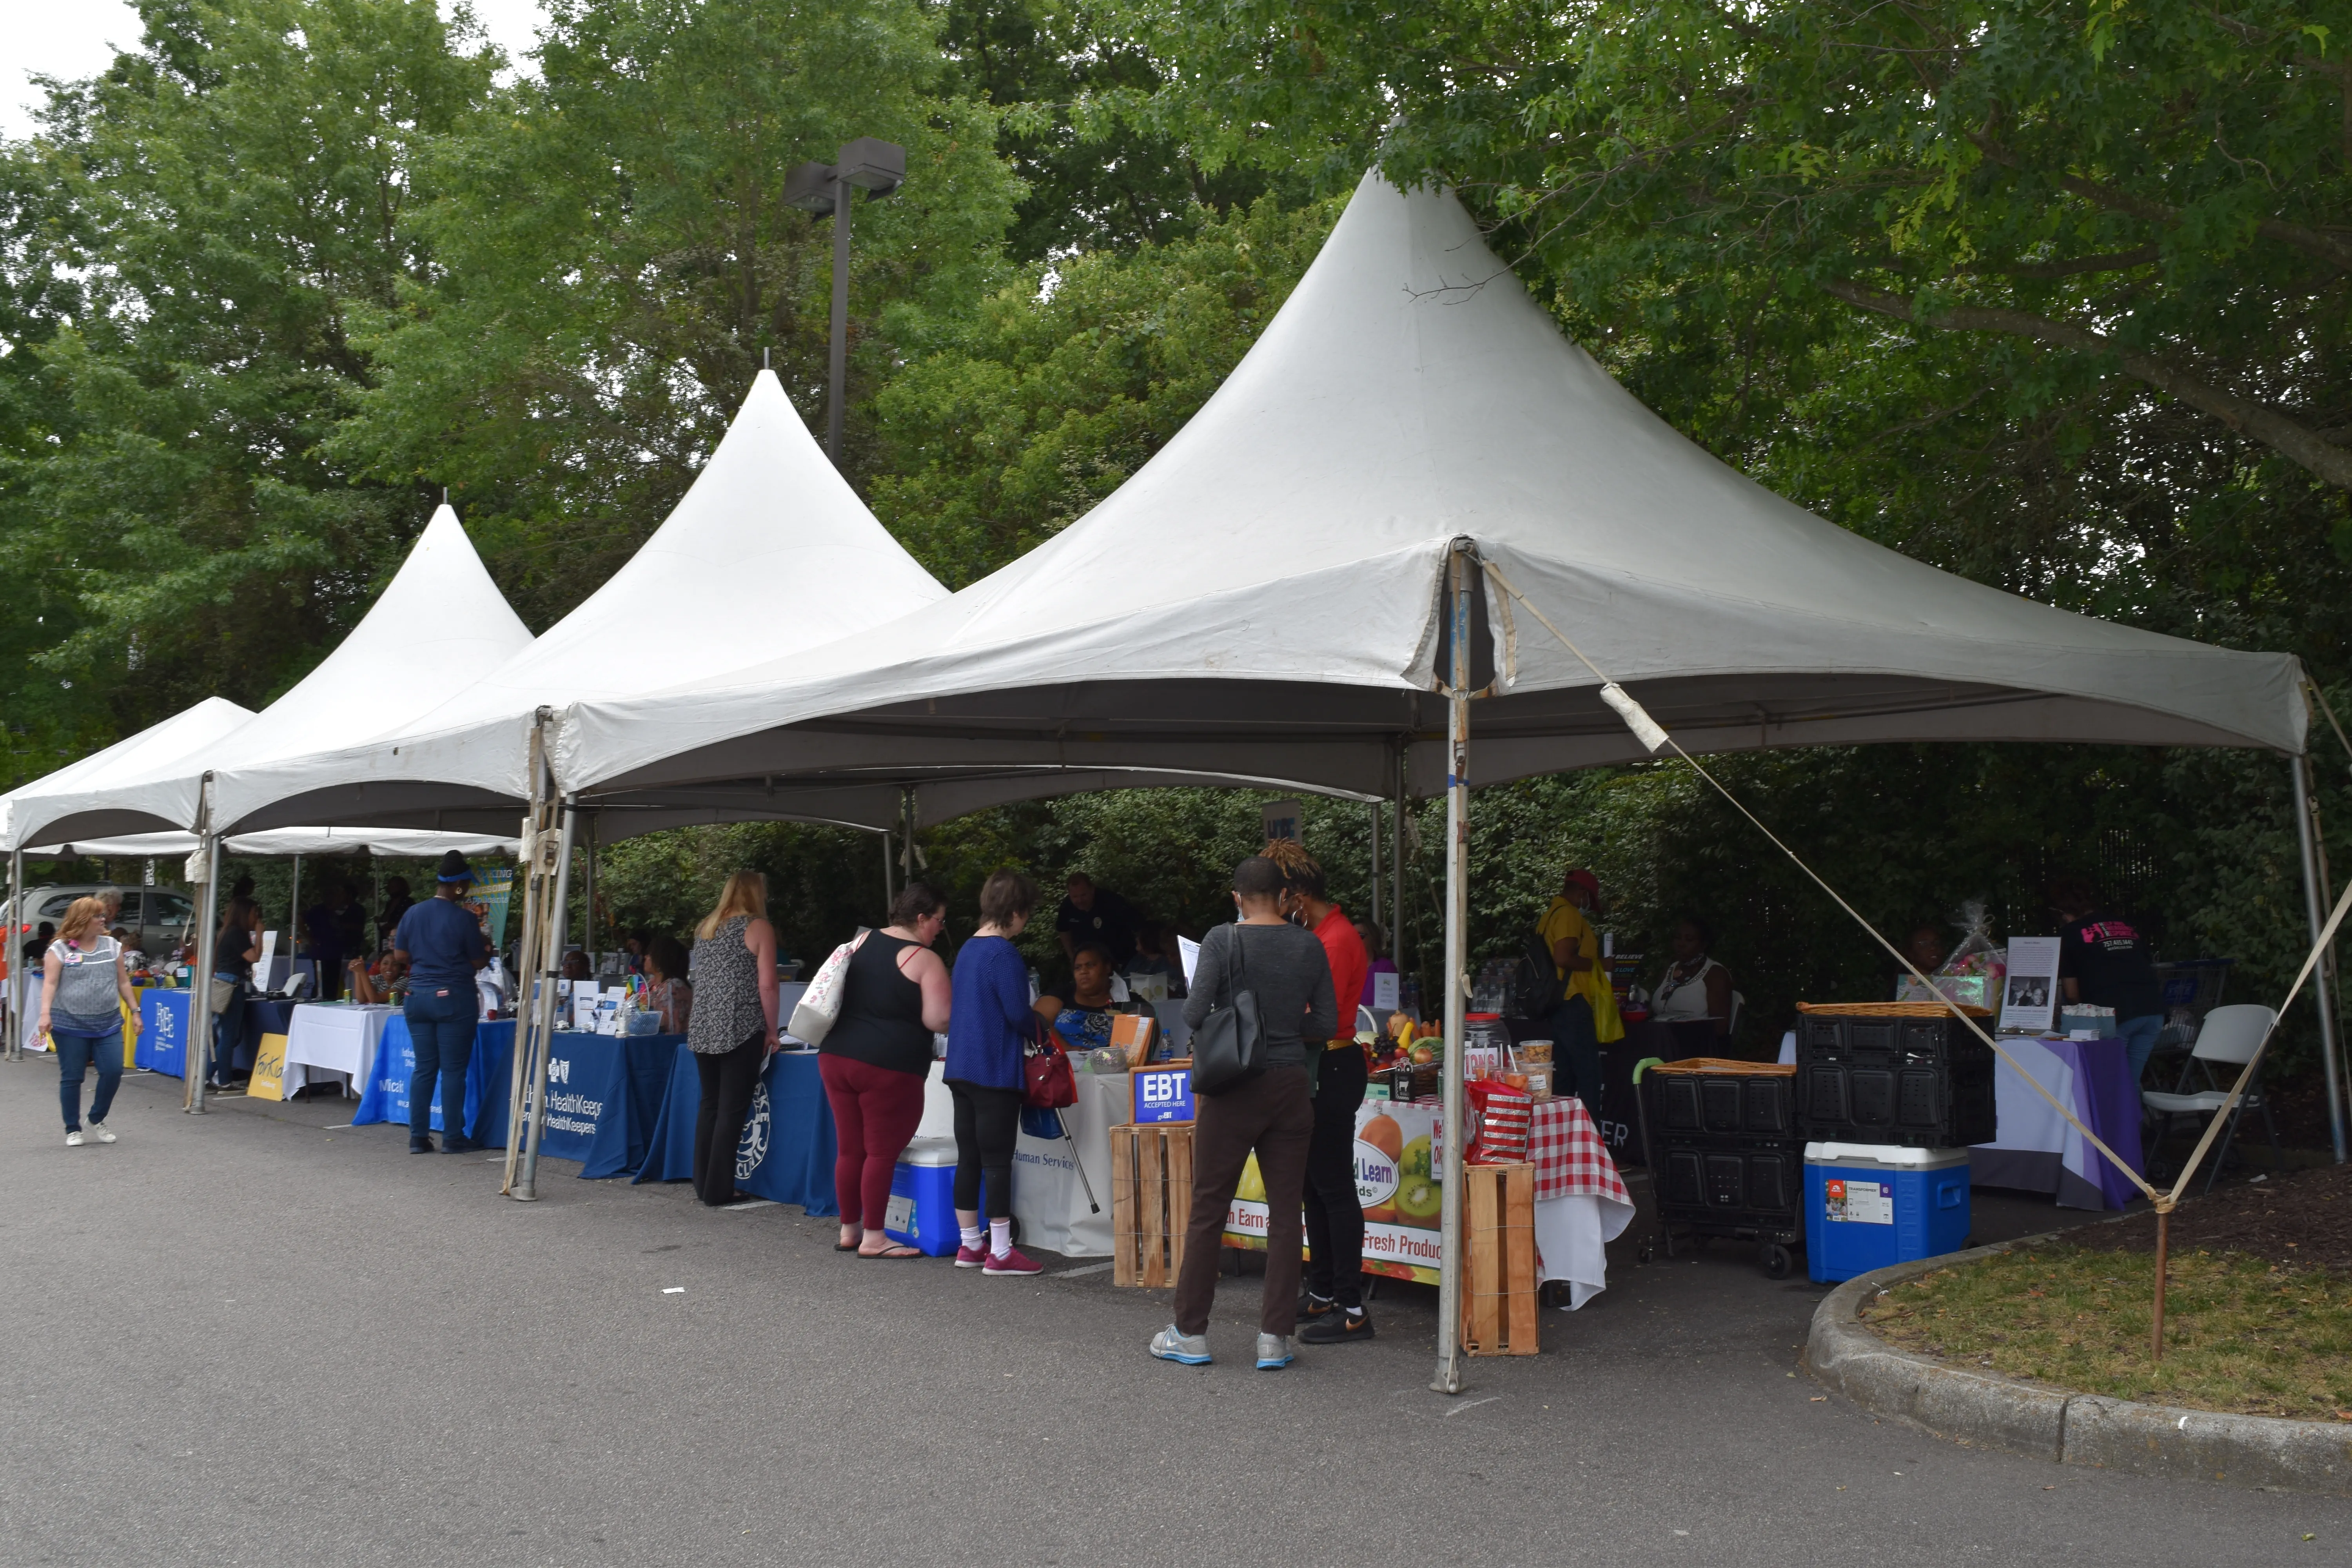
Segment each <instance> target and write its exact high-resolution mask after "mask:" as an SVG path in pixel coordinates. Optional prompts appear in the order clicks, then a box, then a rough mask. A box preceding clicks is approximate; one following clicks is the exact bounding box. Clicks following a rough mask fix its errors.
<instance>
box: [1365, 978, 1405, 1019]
mask: <svg viewBox="0 0 2352 1568" xmlns="http://www.w3.org/2000/svg"><path fill="white" fill-rule="evenodd" d="M1403 978H1404V976H1403V975H1402V974H1399V973H1397V972H1396V971H1395V970H1393V969H1380V970H1374V971H1373V972H1372V1005H1373V1006H1375V1007H1377V1008H1379V1009H1380V1010H1381V1012H1383V1013H1393V1012H1395V1011H1396V1010H1397V983H1398V982H1399V981H1401V980H1402V979H1403Z"/></svg>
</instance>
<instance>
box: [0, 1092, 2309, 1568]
mask: <svg viewBox="0 0 2352 1568" xmlns="http://www.w3.org/2000/svg"><path fill="white" fill-rule="evenodd" d="M55 1082H56V1080H55V1072H54V1068H52V1067H50V1066H49V1065H48V1064H47V1062H45V1061H39V1060H36V1061H33V1062H28V1063H26V1064H23V1065H21V1066H19V1065H7V1066H0V1186H5V1192H6V1194H7V1202H6V1203H5V1205H4V1206H0V1258H5V1268H0V1321H5V1323H6V1324H7V1328H6V1330H5V1340H0V1343H5V1344H6V1345H7V1346H8V1354H7V1355H6V1357H5V1363H0V1440H5V1453H6V1455H7V1458H6V1460H5V1468H6V1475H7V1481H6V1484H5V1487H0V1562H5V1563H10V1564H15V1563H173V1564H184V1563H270V1564H274V1563H304V1564H317V1563H334V1564H373V1563H499V1564H503V1563H516V1564H568V1565H585V1564H600V1563H697V1564H701V1563H719V1564H732V1563H746V1564H750V1563H761V1564H768V1563H789V1564H799V1563H809V1564H827V1565H830V1564H856V1563H894V1564H896V1563H907V1562H909V1561H916V1562H940V1563H1019V1564H1024V1565H1033V1564H1041V1563H1042V1564H1076V1563H1121V1564H1158V1563H1171V1564H1174V1563H1185V1564H1198V1563H1202V1562H1213V1563H1219V1564H1239V1563H1284V1564H1292V1563H1310V1564H1321V1563H1389V1562H1394V1561H1399V1560H1422V1559H1426V1560H1430V1561H1434V1562H1448V1563H1451V1562H1465V1563H1609V1564H1616V1563H1624V1562H1629V1561H1631V1562H1644V1561H1650V1560H1662V1561H1663V1560H1674V1561H1689V1562H1696V1563H1710V1564H1713V1563H1739V1564H1744V1563H1759V1564H1761V1563H1770V1564H1784V1563H1795V1562H1801V1563H1836V1564H1845V1563H1853V1564H1871V1565H1874V1568H1876V1565H1882V1564H1886V1563H1905V1564H1913V1563H1919V1564H1929V1563H2043V1562H2048V1561H2051V1560H2053V1559H2056V1558H2062V1557H2063V1558H2064V1559H2066V1560H2069V1561H2072V1562H2078V1563H2131V1564H2133V1565H2134V1568H2147V1565H2160V1564H2168V1563H2182V1564H2190V1563H2193V1564H2198V1565H2200V1568H2203V1565H2210V1564H2225V1563H2266V1564H2268V1563H2282V1562H2287V1563H2294V1562H2312V1563H2317V1562H2322V1561H2336V1562H2341V1561H2344V1560H2345V1556H2346V1553H2347V1548H2348V1547H2352V1501H2347V1500H2337V1499H2323V1498H2314V1497H2306V1496H2291V1495H2285V1494H2264V1493H2259V1492H2249V1491H2240V1490H2236V1489H2230V1488H2227V1487H2222V1486H2208V1485H2185V1484H2173V1483H2164V1482H2157V1481H2147V1480H2141V1479H2135V1478H2131V1477H2125V1476H2116V1475H2109V1474H2105V1473H2102V1472H2096V1471H2087V1470H2081V1469H2071V1468H2057V1467H2053V1466H2049V1465H2045V1464H2041V1463H2037V1462H2034V1461H2030V1460H2026V1459H2021V1458H2011V1457H2008V1456H2004V1455H2000V1454H1993V1453H1987V1452H1979V1451H1972V1450H1969V1449H1966V1448H1962V1447H1957V1446H1954V1445H1951V1444H1947V1443H1943V1442H1940V1441H1938V1440H1937V1439H1934V1438H1930V1437H1927V1436H1923V1435H1921V1434H1919V1433H1917V1432H1915V1431H1912V1430H1910V1429H1909V1428H1906V1427H1904V1426H1899V1425H1895V1424H1892V1423H1880V1422H1878V1421H1875V1420H1874V1419H1873V1418H1872V1417H1870V1416H1868V1415H1863V1414H1861V1413H1859V1412H1857V1411H1855V1410H1854V1409H1853V1408H1851V1407H1850V1406H1847V1405H1842V1404H1840V1403H1839V1402H1838V1401H1836V1400H1835V1399H1832V1398H1828V1397H1825V1396H1824V1394H1823V1393H1822V1390H1821V1389H1820V1388H1819V1387H1818V1386H1817V1385H1815V1384H1813V1383H1811V1381H1810V1380H1809V1379H1808V1378H1807V1377H1805V1376H1804V1375H1803V1373H1802V1372H1801V1369H1800V1368H1799V1367H1798V1364H1797V1355H1798V1349H1799V1347H1800V1346H1801V1343H1802V1342H1803V1339H1804V1331H1805V1327H1806V1324H1807V1321H1808V1320H1809V1318H1810V1316H1811V1310H1812V1308H1813V1305H1814V1303H1815V1301H1816V1300H1818V1299H1819V1296H1820V1295H1821V1293H1822V1288H1821V1287H1816V1286H1813V1285H1811V1284H1810V1283H1808V1282H1806V1281H1804V1280H1803V1279H1791V1280H1784V1281H1780V1282H1774V1281H1770V1280H1768V1279H1765V1278H1764V1277H1763V1275H1762V1274H1761V1273H1760V1271H1759V1270H1758V1269H1757V1268H1756V1267H1755V1265H1754V1260H1753V1255H1752V1253H1750V1252H1749V1251H1748V1249H1746V1248H1744V1247H1730V1246H1723V1245H1717V1246H1715V1247H1704V1248H1700V1249H1697V1250H1696V1251H1695V1252H1692V1253H1688V1254H1686V1255H1685V1257H1683V1258H1679V1259H1676V1260H1674V1261H1666V1260H1664V1259H1663V1258H1662V1259H1660V1260H1659V1261H1657V1262H1654V1263H1653V1264H1651V1265H1650V1266H1648V1267H1646V1268H1634V1267H1632V1266H1631V1260H1630V1252H1629V1249H1628V1248H1626V1247H1623V1246H1622V1245H1621V1247H1619V1248H1618V1249H1617V1250H1618V1252H1619V1253H1620V1254H1624V1256H1619V1257H1617V1258H1615V1260H1614V1262H1613V1263H1612V1286H1611V1289H1609V1290H1608V1292H1607V1293H1606V1294H1604V1295H1603V1296H1601V1298H1599V1299H1598V1300H1596V1301H1594V1302H1593V1303H1592V1304H1591V1306H1589V1307H1587V1308H1586V1309H1585V1310H1583V1311H1581V1312H1578V1313H1574V1314H1566V1313H1560V1312H1556V1311H1554V1312H1547V1313H1546V1314H1545V1315H1544V1321H1543V1331H1544V1350H1543V1353H1542V1354H1541V1355H1539V1356H1537V1357H1534V1358H1531V1359H1510V1360H1499V1361H1478V1362H1473V1363H1470V1365H1469V1383H1470V1386H1469V1388H1468V1389H1467V1391H1466V1392H1465V1393H1464V1394H1461V1395H1459V1396H1456V1397H1453V1398H1447V1397H1445V1396H1443V1395H1440V1394H1433V1393H1432V1392H1430V1390H1429V1388H1428V1387H1427V1384H1428V1380H1429V1376H1430V1373H1431V1371H1432V1368H1433V1359H1434V1331H1435V1313H1434V1310H1433V1293H1432V1292H1430V1291H1427V1290H1421V1289H1390V1290H1389V1291H1388V1292H1387V1293H1386V1294H1384V1295H1383V1296H1382V1297H1381V1299H1379V1300H1376V1301H1375V1303H1374V1305H1373V1310H1374V1311H1375V1313H1376V1314H1378V1320H1379V1331H1380V1332H1379V1337H1378V1338H1377V1339H1376V1340H1374V1341H1373V1342H1370V1343H1369V1344H1360V1345H1349V1346H1347V1347H1343V1348H1334V1349H1327V1350H1321V1351H1317V1350H1314V1349H1311V1348H1310V1349H1308V1350H1307V1351H1304V1352H1301V1355H1300V1359H1299V1361H1298V1363H1297V1365H1295V1366H1293V1367H1291V1368H1290V1369H1288V1370H1286V1371H1284V1372H1280V1373H1257V1372H1255V1371H1253V1370H1251V1368H1250V1365H1249V1359H1248V1351H1249V1349H1250V1335H1251V1333H1252V1332H1253V1331H1254V1330H1255V1316H1256V1313H1255V1296H1256V1288H1257V1281H1256V1279H1247V1278H1244V1279H1230V1278H1229V1279H1225V1280H1223V1283H1222V1289H1221V1290H1220V1294H1219V1300H1218V1307H1217V1311H1216V1315H1215V1319H1214V1321H1213V1324H1212V1326H1211V1330H1210V1335H1211V1339H1212V1342H1213V1346H1214V1348H1215V1350H1216V1352H1217V1354H1218V1356H1219V1358H1220V1359H1219V1360H1218V1361H1217V1363H1215V1364H1213V1365H1211V1366H1208V1367H1204V1368H1198V1369H1183V1368H1178V1367H1174V1366H1171V1365H1165V1364H1162V1363H1156V1362H1153V1361H1151V1360H1150V1359H1149V1358H1148V1357H1147V1356H1146V1355H1145V1354H1144V1353H1143V1345H1144V1342H1145V1341H1146V1339H1147V1338H1148V1337H1149V1336H1150V1333H1151V1331H1153V1330H1154V1329H1155V1328H1157V1327H1159V1326H1160V1324H1162V1323H1164V1322H1165V1321H1167V1318H1168V1310H1169V1309H1168V1304H1167V1300H1166V1293H1165V1292H1145V1291H1139V1290H1131V1289H1115V1288H1113V1287H1112V1286H1111V1285H1110V1283H1109V1277H1108V1273H1107V1272H1103V1271H1099V1270H1094V1269H1092V1268H1091V1265H1090V1264H1089V1263H1088V1261H1087V1260H1083V1259H1069V1260H1053V1261H1052V1262H1050V1263H1049V1272H1048V1273H1047V1274H1045V1275H1044V1276H1042V1277H1039V1278H1036V1279H986V1278H982V1276H980V1275H979V1274H978V1273H976V1272H973V1271H961V1272H960V1271H958V1270H956V1269H954V1268H950V1267H949V1266H948V1265H947V1264H946V1263H944V1262H936V1261H931V1260H923V1261H919V1262H899V1263H884V1264H880V1265H879V1266H877V1265H876V1264H873V1263H867V1262H863V1261H858V1260H856V1259H853V1258H846V1257H844V1256H842V1255H839V1254H836V1253H835V1252H834V1251H833V1250H832V1247H831V1241H832V1238H833V1232H834V1226H833V1222H831V1221H827V1220H812V1219H808V1218H805V1217H803V1215H801V1214H800V1213H799V1211H798V1210H796V1209H792V1208H788V1207H780V1206H774V1205H769V1206H762V1207H757V1208H751V1209H747V1210H742V1211H737V1212H730V1213H719V1214H714V1213H709V1212H707V1211H704V1210H702V1209H700V1208H698V1207H697V1206H696V1205H694V1204H693V1203H692V1202H691V1200H690V1199H689V1197H688V1194H687V1191H686V1189H685V1188H684V1187H683V1186H670V1187H651V1186H647V1187H632V1186H629V1185H626V1184H623V1183H617V1182H582V1181H578V1180H575V1179H572V1167H569V1166H567V1165H563V1164H561V1163H551V1166H550V1167H549V1171H548V1173H547V1175H546V1177H545V1179H543V1180H542V1181H541V1192H542V1193H543V1194H545V1196H544V1198H543V1200H542V1201H541V1202H540V1203H538V1204H535V1205H523V1204H517V1203H513V1202H511V1201H509V1200H507V1199H504V1198H501V1197H499V1195H498V1167H497V1165H496V1164H495V1163H492V1160H491V1159H490V1158H488V1157H485V1156H481V1155H468V1156H451V1155H436V1156H434V1157H431V1158H429V1159H428V1158H425V1157H421V1156H412V1155H410V1154H408V1153H407V1152H405V1148H406V1145H405V1139H404V1134H403V1130H400V1129H393V1128H382V1127H377V1128H358V1129H354V1128H350V1127H348V1126H342V1125H338V1124H339V1123H345V1122H348V1121H349V1120H350V1118H349V1115H348V1110H349V1107H348V1104H347V1103H345V1102H339V1101H320V1102H316V1103H310V1104H298V1105H283V1106H281V1105H263V1104H259V1103H256V1102H248V1101H245V1100H238V1099H230V1100H224V1101H219V1102H216V1106H215V1110H214V1112H213V1113H212V1114H211V1115H208V1116H205V1117H203V1118H194V1117H189V1116H184V1115H183V1114H182V1113H181V1112H180V1110H179V1084H178V1082H177V1081H176V1080H173V1079H155V1078H152V1077H143V1076H142V1077H134V1078H132V1079H129V1080H127V1081H126V1083H125V1084H124V1087H123V1091H122V1095H121V1100H120V1101H119V1104H118V1109H117V1110H116V1111H115V1113H114V1115H113V1116H112V1117H111V1118H110V1121H111V1122H112V1124H113V1126H114V1127H115V1129H116V1131H118V1132H119V1133H120V1134H121V1142H119V1143H116V1144H113V1145H111V1146H107V1147H95V1146H93V1147H86V1148H81V1149H68V1148H66V1147H65V1146H64V1142H63V1134H62V1131H61V1129H60V1126H59V1122H58V1110H57V1100H56V1089H55ZM2045 1212H2046V1211H2045ZM2032 1218H2033V1216H2032V1215H2030V1214H2027V1213H2025V1211H2023V1210H2021V1219H2020V1221H2019V1223H2024V1222H2025V1221H2026V1220H2031V1219H2032ZM2037 1223H2038V1222H2037ZM2045 1228H2046V1227H2045ZM1071 1269H1076V1270H1083V1271H1082V1272H1076V1273H1067V1272H1062V1271H1064V1270H1071ZM2306 1538H2308V1539H2306Z"/></svg>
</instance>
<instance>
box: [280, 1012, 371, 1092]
mask: <svg viewBox="0 0 2352 1568" xmlns="http://www.w3.org/2000/svg"><path fill="white" fill-rule="evenodd" d="M393 1012H394V1009H393V1008H392V1007H391V1006H390V1005H386V1004H380V1003H360V1002H305V1003H303V1004H302V1005H300V1006H299V1007H297V1008H295V1009H294V1015H293V1017H292V1018H291V1019H290V1020H289V1022H288V1024H287V1026H286V1073H285V1077H284V1078H283V1079H281V1080H280V1083H279V1089H280V1093H281V1094H283V1096H284V1097H285V1098H287V1099H289V1100H291V1099H292V1098H293V1097H294V1091H295V1090H296V1089H300V1088H302V1087H304V1086H305V1085H307V1084H310V1083H313V1082H320V1081H323V1080H325V1079H330V1078H339V1079H341V1080H342V1085H343V1092H344V1093H346V1094H348V1093H350V1092H351V1087H352V1084H353V1083H357V1082H364V1081H365V1080H366V1079H367V1072H368V1068H370V1067H371V1066H372V1065H373V1063H374V1061H375V1047H376V1042H377V1041H379V1040H381V1039H383V1026H384V1025H385V1024H386V1023H387V1022H389V1021H390V1020H391V1018H392V1015H393Z"/></svg>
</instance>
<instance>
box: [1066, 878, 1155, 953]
mask: <svg viewBox="0 0 2352 1568" xmlns="http://www.w3.org/2000/svg"><path fill="white" fill-rule="evenodd" d="M1142 925H1143V917H1142V915H1140V914H1139V913H1138V912H1137V911H1136V908H1135V906H1134V905H1133V904H1130V903H1129V902H1128V901H1127V900H1125V899H1122V898H1120V897H1119V896H1118V894H1117V893H1114V892H1112V891H1111V890H1110V889H1108V888H1097V887H1096V886H1095V879H1093V878H1092V877H1089V876H1087V874H1086V873H1085V872H1084V871H1073V872H1071V873H1070V882H1069V896H1068V897H1067V898H1065V899H1064V900H1062V907H1061V908H1060V909H1059V910H1055V913H1054V932H1055V935H1057V936H1059V937H1060V938H1061V939H1062V952H1063V954H1064V956H1066V957H1076V954H1077V951H1078V948H1079V947H1080V946H1081V945H1082V944H1084V943H1086V942H1100V943H1102V945H1103V948H1104V950H1105V951H1106V952H1108V953H1109V954H1110V960H1111V967H1112V968H1114V969H1122V970H1123V969H1125V968H1126V967H1127V961H1128V960H1129V959H1130V958H1133V957H1134V956H1135V933H1136V932H1137V931H1139V929H1141V927H1142Z"/></svg>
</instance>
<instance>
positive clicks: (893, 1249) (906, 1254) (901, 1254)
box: [857, 1242, 923, 1262]
mask: <svg viewBox="0 0 2352 1568" xmlns="http://www.w3.org/2000/svg"><path fill="white" fill-rule="evenodd" d="M922 1255H923V1254H922V1251H921V1249H920V1248H919V1247H908V1246H905V1245H903V1244H901V1243H898V1242H892V1243H891V1244H890V1245H889V1246H887V1247H884V1248H883V1249H882V1250H881V1251H879V1252H860V1253H859V1254H858V1255H857V1256H858V1257H860V1258H865V1259H866V1260H867V1261H868V1262H874V1261H877V1260H879V1259H882V1258H888V1259H890V1260H892V1261H894V1262H895V1261H897V1260H898V1259H899V1258H920V1257H921V1256H922Z"/></svg>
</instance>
